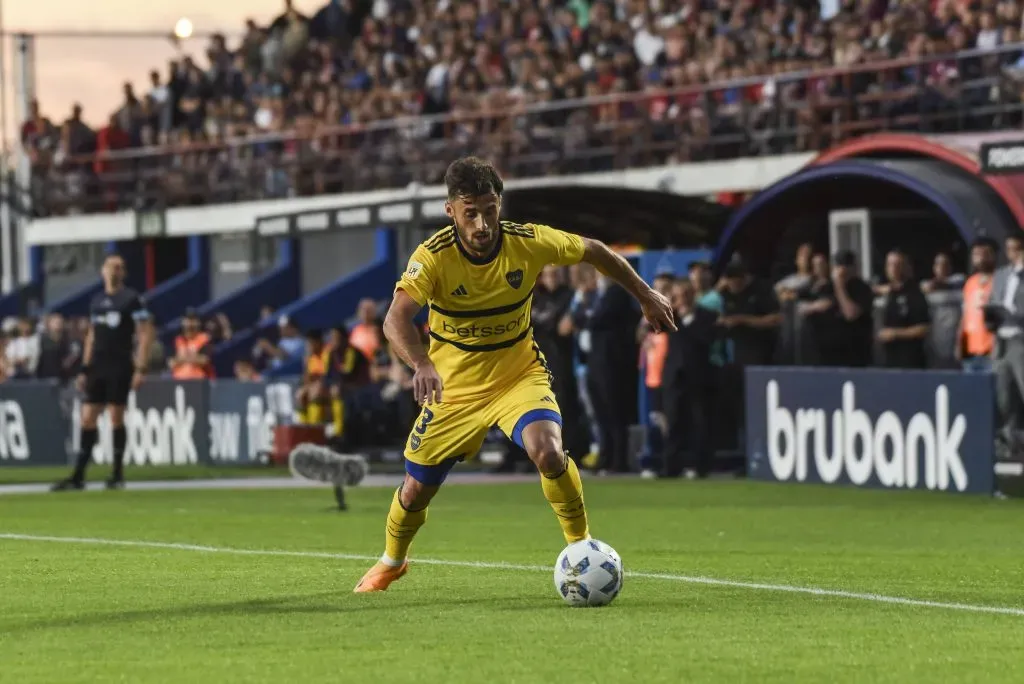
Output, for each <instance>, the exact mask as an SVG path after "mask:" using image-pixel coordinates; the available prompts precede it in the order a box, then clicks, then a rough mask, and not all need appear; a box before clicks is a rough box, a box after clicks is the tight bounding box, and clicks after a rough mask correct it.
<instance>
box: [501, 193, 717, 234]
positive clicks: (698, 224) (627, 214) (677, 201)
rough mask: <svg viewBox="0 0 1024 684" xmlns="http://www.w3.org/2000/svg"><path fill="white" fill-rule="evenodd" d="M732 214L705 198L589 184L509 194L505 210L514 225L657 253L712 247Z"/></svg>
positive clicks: (505, 214)
mask: <svg viewBox="0 0 1024 684" xmlns="http://www.w3.org/2000/svg"><path fill="white" fill-rule="evenodd" d="M731 213H732V210H731V209H729V208H727V207H724V206H722V205H719V204H716V203H714V202H709V201H707V200H705V199H701V198H695V197H684V196H682V195H677V194H674V193H670V192H658V191H651V190H633V189H627V188H610V187H602V186H590V185H579V186H564V185H563V186H557V187H556V186H553V187H543V188H525V189H521V190H506V192H505V196H504V202H503V208H502V214H503V215H504V216H505V218H508V219H511V220H515V221H522V222H533V223H542V224H547V225H551V226H555V227H557V228H562V229H564V230H569V231H572V232H574V233H579V234H581V235H585V236H587V237H593V238H597V239H599V240H603V241H605V242H608V243H613V244H614V243H617V244H638V245H643V246H644V247H648V248H655V249H657V248H664V247H678V248H685V247H701V246H709V247H710V246H714V245H715V244H717V243H718V241H719V238H720V237H721V235H722V231H723V230H724V229H725V225H726V223H727V222H728V220H729V216H730V215H731Z"/></svg>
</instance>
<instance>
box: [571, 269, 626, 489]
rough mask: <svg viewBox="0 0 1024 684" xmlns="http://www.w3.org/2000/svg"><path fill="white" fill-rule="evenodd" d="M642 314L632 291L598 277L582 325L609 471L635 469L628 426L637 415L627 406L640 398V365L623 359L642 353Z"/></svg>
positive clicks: (604, 461) (589, 378)
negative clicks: (639, 350)
mask: <svg viewBox="0 0 1024 684" xmlns="http://www.w3.org/2000/svg"><path fill="white" fill-rule="evenodd" d="M637 318H638V315H637V312H636V310H635V309H634V308H633V302H632V299H631V298H630V296H629V293H627V292H626V291H625V290H624V289H623V288H622V287H621V286H619V285H617V284H615V283H613V282H612V281H610V280H609V279H608V278H607V277H606V276H605V275H603V274H600V275H598V281H597V292H596V296H595V298H594V303H593V306H592V307H591V308H590V309H589V310H588V311H587V312H586V314H585V316H584V319H583V321H582V325H581V326H580V327H581V328H582V329H583V330H585V331H587V332H588V333H589V336H590V350H589V352H588V355H587V369H588V373H587V384H588V389H589V392H590V399H591V401H592V402H593V405H594V416H595V418H596V421H597V426H598V433H599V435H600V455H601V467H600V469H601V470H602V471H605V472H615V473H627V472H629V471H630V470H631V468H630V458H629V425H630V422H631V421H632V418H631V416H630V415H629V414H630V411H629V410H628V408H627V407H628V406H629V404H630V403H631V402H630V399H631V398H632V397H635V396H636V389H635V388H636V379H635V375H634V372H633V369H634V368H635V366H633V367H632V368H631V367H630V365H629V364H626V363H623V360H624V359H635V358H636V357H637V356H636V355H637V348H636V342H635V330H636V321H637ZM631 380H632V382H631ZM630 387H632V388H633V390H632V391H631V390H630Z"/></svg>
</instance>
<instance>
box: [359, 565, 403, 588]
mask: <svg viewBox="0 0 1024 684" xmlns="http://www.w3.org/2000/svg"><path fill="white" fill-rule="evenodd" d="M407 572H409V561H407V560H406V561H403V562H402V564H401V565H399V566H398V567H395V566H393V565H387V564H385V563H381V562H380V561H377V563H376V564H375V565H374V566H373V567H372V568H370V569H369V570H367V571H366V574H365V575H363V579H361V580H359V584H357V585H356V588H355V589H353V590H352V592H353V593H355V594H366V593H369V592H371V591H387V590H388V587H389V586H391V583H392V582H394V581H395V580H397V579H399V578H401V577H402V575H404V574H405V573H407Z"/></svg>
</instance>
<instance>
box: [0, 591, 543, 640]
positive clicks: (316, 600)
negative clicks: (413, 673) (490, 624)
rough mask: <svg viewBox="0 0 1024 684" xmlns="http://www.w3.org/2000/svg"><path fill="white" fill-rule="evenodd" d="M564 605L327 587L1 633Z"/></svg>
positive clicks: (50, 621) (52, 621) (36, 624)
mask: <svg viewBox="0 0 1024 684" xmlns="http://www.w3.org/2000/svg"><path fill="white" fill-rule="evenodd" d="M552 605H554V607H561V604H560V602H557V601H552V600H551V599H550V598H532V597H531V598H526V597H522V596H517V597H503V598H463V599H458V598H454V599H453V598H451V597H450V596H438V597H437V598H435V599H416V598H410V599H409V600H405V599H404V597H403V600H402V601H400V602H395V601H381V600H378V597H375V596H372V595H370V596H358V597H356V596H352V595H345V598H341V597H340V596H339V592H337V591H325V592H319V593H316V594H296V595H293V596H276V597H273V598H266V599H250V600H247V601H236V602H229V603H200V604H195V605H188V606H171V607H161V608H149V609H139V610H126V611H116V612H104V613H88V614H84V615H75V616H64V617H61V616H54V617H48V618H45V619H41V620H27V621H25V622H21V623H15V624H11V625H6V626H3V627H0V635H3V634H6V635H11V636H13V635H16V634H21V633H29V632H37V631H45V630H52V629H74V628H79V627H100V626H114V625H118V626H120V625H126V624H134V623H145V622H160V621H163V620H168V619H175V618H184V619H189V618H196V617H218V616H220V617H234V616H238V617H242V618H245V617H247V616H248V617H251V616H252V615H253V614H263V615H302V614H323V615H327V614H331V613H361V612H368V611H375V610H387V611H390V612H394V611H396V610H403V609H407V610H414V611H415V610H419V609H422V608H440V607H444V608H459V607H470V606H489V607H492V608H496V609H498V610H526V609H528V610H538V609H543V608H545V607H551V606H552Z"/></svg>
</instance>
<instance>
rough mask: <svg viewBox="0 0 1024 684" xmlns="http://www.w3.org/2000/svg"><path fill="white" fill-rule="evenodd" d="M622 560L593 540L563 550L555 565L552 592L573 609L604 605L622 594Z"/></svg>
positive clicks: (586, 540)
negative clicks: (556, 592)
mask: <svg viewBox="0 0 1024 684" xmlns="http://www.w3.org/2000/svg"><path fill="white" fill-rule="evenodd" d="M622 575H623V572H622V559H621V558H619V554H617V553H615V549H613V548H612V547H610V546H608V545H607V544H605V543H604V542H602V541H598V540H597V539H584V540H583V541H578V542H574V543H572V544H569V546H567V547H565V550H564V551H562V553H560V554H559V555H558V561H556V562H555V589H556V590H557V591H558V595H559V596H561V597H562V598H563V599H564V600H565V602H566V603H568V604H569V605H570V606H575V607H586V606H606V605H608V604H609V603H611V602H612V600H613V599H614V598H615V597H616V596H618V595H619V592H620V591H622Z"/></svg>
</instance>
